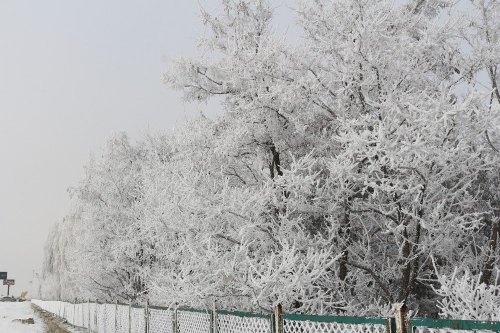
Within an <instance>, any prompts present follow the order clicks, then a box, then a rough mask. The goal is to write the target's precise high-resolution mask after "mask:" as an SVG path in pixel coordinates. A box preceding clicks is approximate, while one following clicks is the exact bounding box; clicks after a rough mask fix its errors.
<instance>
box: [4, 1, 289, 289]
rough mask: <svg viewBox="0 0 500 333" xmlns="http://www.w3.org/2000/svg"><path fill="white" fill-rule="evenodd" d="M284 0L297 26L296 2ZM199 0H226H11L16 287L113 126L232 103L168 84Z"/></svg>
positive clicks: (151, 125) (171, 119) (10, 186)
mask: <svg viewBox="0 0 500 333" xmlns="http://www.w3.org/2000/svg"><path fill="white" fill-rule="evenodd" d="M276 2H277V6H280V8H284V13H285V14H280V15H282V17H281V18H280V19H279V20H281V21H282V22H284V23H283V24H284V25H283V29H286V27H285V26H286V25H287V24H288V23H287V22H288V20H289V18H290V17H291V14H290V15H289V14H287V11H288V12H290V13H291V11H290V10H289V6H290V5H289V3H293V1H288V0H277V1H276ZM199 3H200V4H203V6H204V7H206V8H208V9H211V8H215V6H216V3H217V1H215V0H199V1H197V0H182V1H181V0H148V1H139V0H85V1H81V0H43V1H40V0H31V1H30V0H1V1H0V156H1V160H0V271H8V273H9V278H13V279H16V286H15V287H14V288H13V289H11V290H13V292H14V294H16V295H18V294H19V293H20V292H21V290H28V289H29V281H30V280H31V279H32V272H33V270H36V271H39V269H40V267H41V262H42V249H43V245H44V242H45V238H46V236H47V232H48V229H49V228H50V226H51V225H52V224H53V223H54V222H56V221H59V220H61V219H62V217H63V216H64V213H65V211H66V210H67V209H68V203H69V200H68V194H67V191H66V189H67V188H68V187H69V186H71V185H74V184H76V183H77V182H78V181H79V179H80V178H81V177H82V175H83V169H82V166H83V165H84V164H85V163H86V162H87V160H88V157H89V155H90V153H91V152H96V151H98V149H99V147H100V146H101V145H102V144H103V142H104V140H105V139H106V138H107V137H109V136H110V135H112V134H113V133H116V132H120V131H126V132H127V133H129V135H130V136H131V137H132V138H138V137H140V135H141V133H143V132H144V131H147V130H150V131H160V130H168V129H171V128H173V127H174V126H175V124H178V123H179V122H182V121H183V120H184V119H185V118H186V117H192V116H193V115H195V114H196V113H197V112H198V110H200V109H202V110H204V111H205V112H207V113H208V115H209V116H210V115H212V116H213V115H214V114H217V113H218V112H221V111H220V107H219V106H218V105H217V103H212V104H210V105H209V106H204V105H192V104H185V103H183V102H182V101H181V98H180V94H179V93H177V92H173V91H170V90H169V89H168V87H166V86H165V85H163V84H162V83H161V73H162V72H163V71H164V70H165V69H166V68H167V66H168V59H172V58H174V57H177V56H181V55H184V56H186V55H187V56H189V55H195V54H196V38H197V37H198V36H199V35H200V34H201V33H202V32H203V26H202V24H201V21H200V19H199V10H198V7H199ZM287 3H288V4H287ZM280 10H281V9H280ZM5 293H6V287H3V286H0V295H1V294H5Z"/></svg>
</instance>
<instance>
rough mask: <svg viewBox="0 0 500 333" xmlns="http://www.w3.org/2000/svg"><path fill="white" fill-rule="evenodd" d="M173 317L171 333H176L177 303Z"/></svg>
mask: <svg viewBox="0 0 500 333" xmlns="http://www.w3.org/2000/svg"><path fill="white" fill-rule="evenodd" d="M173 317H174V320H173V321H172V327H173V332H174V333H178V331H177V303H175V308H174V315H173Z"/></svg>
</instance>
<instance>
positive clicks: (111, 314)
mask: <svg viewBox="0 0 500 333" xmlns="http://www.w3.org/2000/svg"><path fill="white" fill-rule="evenodd" d="M32 303H33V304H35V305H37V306H39V307H40V308H42V309H43V310H46V311H48V312H50V313H52V314H54V315H55V316H57V317H59V318H61V319H64V320H66V321H67V322H68V323H69V324H71V325H73V326H77V327H80V328H82V329H83V330H84V331H85V332H93V333H395V332H392V329H391V323H392V322H393V321H394V319H393V318H363V317H328V316H306V315H294V314H281V312H277V313H275V314H272V313H268V314H255V313H248V312H230V311H224V310H215V311H210V310H199V309H190V308H179V309H176V310H171V309H168V308H163V307H157V306H145V307H140V306H137V305H122V304H101V303H90V302H89V303H76V304H73V303H68V302H60V301H40V300H33V301H32ZM276 318H279V320H275V319H276ZM394 331H395V330H394Z"/></svg>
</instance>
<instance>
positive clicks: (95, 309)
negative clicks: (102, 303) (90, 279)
mask: <svg viewBox="0 0 500 333" xmlns="http://www.w3.org/2000/svg"><path fill="white" fill-rule="evenodd" d="M98 305H99V301H98V300H97V299H96V300H95V306H94V328H95V329H96V330H95V331H96V332H98V333H99V327H98V326H97V312H99V311H98V310H99V309H98Z"/></svg>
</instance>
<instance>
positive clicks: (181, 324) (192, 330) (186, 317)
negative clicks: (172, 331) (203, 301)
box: [176, 308, 212, 333]
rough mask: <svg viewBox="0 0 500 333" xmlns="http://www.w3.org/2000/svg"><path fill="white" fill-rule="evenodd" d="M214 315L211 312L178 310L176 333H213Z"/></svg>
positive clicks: (187, 309) (188, 309)
mask: <svg viewBox="0 0 500 333" xmlns="http://www.w3.org/2000/svg"><path fill="white" fill-rule="evenodd" d="M211 319H212V315H211V312H210V311H209V310H199V309H190V308H182V309H179V310H177V332H176V333H211V329H212V324H211V322H212V320H211Z"/></svg>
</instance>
